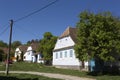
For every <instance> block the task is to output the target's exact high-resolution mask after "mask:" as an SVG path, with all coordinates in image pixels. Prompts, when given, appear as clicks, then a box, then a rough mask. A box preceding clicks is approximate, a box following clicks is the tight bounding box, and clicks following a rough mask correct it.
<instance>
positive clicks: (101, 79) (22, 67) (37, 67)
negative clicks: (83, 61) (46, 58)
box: [0, 62, 120, 80]
mask: <svg viewBox="0 0 120 80" xmlns="http://www.w3.org/2000/svg"><path fill="white" fill-rule="evenodd" d="M0 70H1V71H3V70H5V65H3V64H2V65H1V66H0ZM10 70H11V71H37V72H46V73H60V74H66V75H73V76H79V77H90V78H95V79H97V80H120V76H119V75H117V76H112V75H98V76H92V75H90V74H88V72H81V71H78V70H69V69H58V68H55V67H51V66H44V65H41V64H37V63H26V62H17V63H14V64H12V65H10Z"/></svg>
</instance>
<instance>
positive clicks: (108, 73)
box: [87, 71, 120, 76]
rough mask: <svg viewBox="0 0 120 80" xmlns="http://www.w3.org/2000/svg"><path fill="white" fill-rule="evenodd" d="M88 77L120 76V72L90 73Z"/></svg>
mask: <svg viewBox="0 0 120 80" xmlns="http://www.w3.org/2000/svg"><path fill="white" fill-rule="evenodd" d="M87 75H90V76H103V75H109V76H120V73H118V72H95V71H94V72H88V73H87Z"/></svg>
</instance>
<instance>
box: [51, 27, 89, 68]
mask: <svg viewBox="0 0 120 80" xmlns="http://www.w3.org/2000/svg"><path fill="white" fill-rule="evenodd" d="M76 31H77V30H76V28H71V27H68V28H67V29H66V30H65V31H64V32H63V33H62V35H61V36H60V37H59V38H58V39H57V42H56V44H55V47H54V50H53V62H52V64H53V66H55V67H60V68H72V69H80V67H81V66H82V63H81V61H79V60H78V59H77V58H76V55H75V50H74V45H75V43H76ZM85 66H88V62H85Z"/></svg>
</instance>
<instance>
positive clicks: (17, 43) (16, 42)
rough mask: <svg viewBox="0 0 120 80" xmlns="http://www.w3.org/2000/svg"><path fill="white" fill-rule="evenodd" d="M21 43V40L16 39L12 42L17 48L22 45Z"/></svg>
mask: <svg viewBox="0 0 120 80" xmlns="http://www.w3.org/2000/svg"><path fill="white" fill-rule="evenodd" d="M20 45H22V43H21V42H20V41H14V42H13V43H12V48H13V49H15V48H16V47H18V46H20Z"/></svg>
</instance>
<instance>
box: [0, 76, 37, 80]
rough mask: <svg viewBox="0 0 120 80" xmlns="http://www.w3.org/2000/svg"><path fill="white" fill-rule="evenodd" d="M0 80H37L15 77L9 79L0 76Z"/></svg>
mask: <svg viewBox="0 0 120 80" xmlns="http://www.w3.org/2000/svg"><path fill="white" fill-rule="evenodd" d="M0 80H38V78H34V79H31V78H21V79H20V78H16V77H11V76H8V77H7V76H0Z"/></svg>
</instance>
